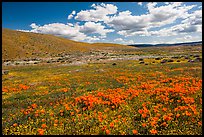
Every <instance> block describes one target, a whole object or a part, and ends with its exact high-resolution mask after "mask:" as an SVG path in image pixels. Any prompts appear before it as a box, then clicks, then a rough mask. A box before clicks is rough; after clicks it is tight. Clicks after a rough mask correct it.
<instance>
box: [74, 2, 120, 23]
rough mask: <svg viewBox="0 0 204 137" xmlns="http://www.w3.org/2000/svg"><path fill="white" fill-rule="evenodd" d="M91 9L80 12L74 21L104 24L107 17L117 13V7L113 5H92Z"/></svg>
mask: <svg viewBox="0 0 204 137" xmlns="http://www.w3.org/2000/svg"><path fill="white" fill-rule="evenodd" d="M91 7H92V8H94V9H91V10H82V11H80V12H79V13H77V15H76V17H75V19H76V20H80V21H94V22H98V21H104V22H106V21H108V19H109V17H108V15H111V14H115V13H116V12H117V6H115V5H113V4H104V3H101V4H100V5H96V4H93V5H92V6H91Z"/></svg>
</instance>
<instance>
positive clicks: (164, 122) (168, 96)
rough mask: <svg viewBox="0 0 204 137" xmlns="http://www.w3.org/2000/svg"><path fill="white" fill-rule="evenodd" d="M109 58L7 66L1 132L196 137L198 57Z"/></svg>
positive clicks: (198, 119)
mask: <svg viewBox="0 0 204 137" xmlns="http://www.w3.org/2000/svg"><path fill="white" fill-rule="evenodd" d="M144 60H145V61H146V62H148V61H152V60H153V59H144ZM115 63H116V65H113V64H112V62H106V63H98V64H96V63H95V64H94V63H90V64H85V65H80V66H77V65H76V66H57V65H54V64H53V65H52V64H49V65H36V66H15V67H13V66H10V68H9V70H10V72H9V74H8V75H2V134H4V135H90V134H91V135H133V134H134V135H152V134H153V135H155V134H158V135H185V134H187V135H202V63H201V62H193V63H190V62H187V61H181V62H176V61H175V62H173V63H172V62H167V63H164V64H161V63H157V62H155V63H154V64H148V65H145V64H139V61H138V60H129V61H115Z"/></svg>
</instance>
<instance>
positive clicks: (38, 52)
mask: <svg viewBox="0 0 204 137" xmlns="http://www.w3.org/2000/svg"><path fill="white" fill-rule="evenodd" d="M107 47H108V48H124V47H126V48H131V47H129V46H125V45H119V44H110V43H104V44H103V43H96V44H89V43H83V42H76V41H72V40H68V39H65V38H61V37H57V36H53V35H47V34H37V33H28V32H19V31H14V30H9V29H2V59H3V60H6V59H9V60H13V59H26V58H35V57H50V56H51V55H57V54H59V53H62V52H65V53H70V54H75V53H78V52H88V51H90V50H91V49H93V50H94V49H95V50H98V49H107Z"/></svg>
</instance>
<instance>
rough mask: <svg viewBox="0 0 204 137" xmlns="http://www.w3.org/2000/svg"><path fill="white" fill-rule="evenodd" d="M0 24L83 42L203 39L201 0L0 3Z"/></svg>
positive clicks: (175, 41) (186, 40)
mask: <svg viewBox="0 0 204 137" xmlns="http://www.w3.org/2000/svg"><path fill="white" fill-rule="evenodd" d="M2 27H3V28H9V29H13V30H18V31H24V32H34V33H44V34H53V35H56V36H61V37H65V38H68V39H72V40H76V41H82V42H90V43H94V42H109V43H119V44H133V43H135V44H141V43H152V44H158V43H179V42H191V41H201V40H202V2H103V3H101V2H3V3H2Z"/></svg>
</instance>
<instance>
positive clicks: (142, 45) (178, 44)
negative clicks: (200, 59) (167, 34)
mask: <svg viewBox="0 0 204 137" xmlns="http://www.w3.org/2000/svg"><path fill="white" fill-rule="evenodd" d="M190 45H191V46H194V45H202V41H198V42H186V43H174V44H132V45H128V46H134V47H153V46H154V47H162V46H190Z"/></svg>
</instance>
